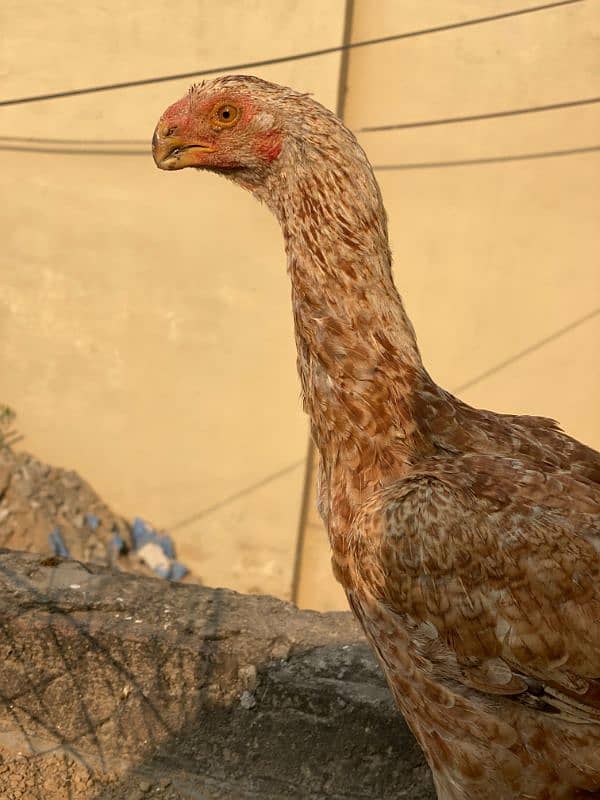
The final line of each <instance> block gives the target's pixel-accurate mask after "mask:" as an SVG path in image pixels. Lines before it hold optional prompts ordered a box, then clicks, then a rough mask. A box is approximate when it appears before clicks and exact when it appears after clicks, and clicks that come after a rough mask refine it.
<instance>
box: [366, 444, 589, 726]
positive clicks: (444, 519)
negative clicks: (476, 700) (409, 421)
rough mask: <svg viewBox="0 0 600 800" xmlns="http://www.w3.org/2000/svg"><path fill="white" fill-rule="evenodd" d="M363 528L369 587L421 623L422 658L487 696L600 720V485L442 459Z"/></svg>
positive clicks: (378, 502) (481, 460)
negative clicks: (512, 699) (504, 698)
mask: <svg viewBox="0 0 600 800" xmlns="http://www.w3.org/2000/svg"><path fill="white" fill-rule="evenodd" d="M357 531H359V532H360V533H359V535H357V542H360V544H359V545H358V546H359V547H362V548H364V549H365V551H364V552H361V554H360V557H359V558H358V559H357V563H359V564H360V565H361V566H360V569H361V570H362V571H363V578H364V580H365V581H366V582H367V583H368V585H369V588H370V591H371V592H372V593H373V594H374V596H376V597H377V598H378V599H379V601H380V602H382V603H383V604H385V606H386V607H387V608H388V609H391V610H393V612H394V613H396V614H398V615H401V616H402V617H403V618H404V622H405V624H408V625H410V626H412V628H413V631H414V635H413V642H414V646H415V647H416V648H417V650H419V653H418V655H419V657H420V658H423V659H426V660H429V662H430V663H431V664H432V665H433V668H435V669H438V670H440V671H444V670H446V672H447V673H448V674H453V676H454V678H455V679H458V680H460V681H462V682H463V683H464V684H465V685H467V686H470V687H472V688H475V689H478V690H480V691H483V692H487V693H490V694H499V695H500V694H502V695H515V699H519V700H521V702H524V703H527V704H529V705H534V706H535V707H536V708H541V709H544V710H547V711H552V712H553V713H560V714H562V715H563V716H565V717H566V718H570V719H572V720H576V721H580V722H587V721H590V720H591V719H594V720H598V719H600V553H599V543H600V487H599V486H598V484H596V483H594V484H592V483H588V482H586V481H585V480H582V479H580V478H577V477H573V475H571V474H570V473H568V472H566V471H565V472H559V471H555V472H553V473H552V474H551V475H547V474H544V473H543V472H542V471H539V470H535V469H532V468H530V467H528V466H527V464H526V463H523V462H521V461H519V460H518V459H509V458H501V457H498V456H481V455H469V456H464V457H461V458H455V459H440V460H437V461H435V460H434V461H432V462H431V463H430V464H427V465H425V466H424V467H423V468H421V469H419V471H418V472H415V473H413V474H411V475H410V476H409V477H407V478H406V479H404V480H402V481H400V482H398V483H396V484H394V485H392V486H390V487H388V488H386V489H384V490H382V491H381V492H380V493H379V494H378V495H377V497H376V498H374V499H373V501H372V502H371V503H369V505H368V506H367V507H366V509H365V511H364V513H363V515H362V517H361V518H360V520H359V521H358V524H357ZM365 532H367V535H363V534H364V533H365ZM369 534H370V535H369ZM365 542H367V544H364V543H365ZM419 631H420V632H421V633H419Z"/></svg>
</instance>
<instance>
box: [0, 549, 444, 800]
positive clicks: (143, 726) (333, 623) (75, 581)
mask: <svg viewBox="0 0 600 800" xmlns="http://www.w3.org/2000/svg"><path fill="white" fill-rule="evenodd" d="M0 620H1V623H0V664H1V667H0V797H2V798H6V800H13V798H15V800H16V799H17V798H26V800H38V798H39V800H54V798H57V800H58V798H61V800H62V798H69V800H80V799H81V800H84V799H85V800H88V799H90V798H94V799H95V800H96V798H97V799H98V800H99V799H100V798H103V800H108V799H109V798H112V799H113V800H117V798H126V799H127V800H130V799H131V800H133V799H134V798H143V797H150V796H152V797H161V798H167V799H168V800H180V799H181V800H183V798H186V800H187V798H205V800H216V798H223V799H224V798H228V800H234V799H235V798H240V799H241V798H244V799H245V798H261V800H276V799H277V800H280V799H281V800H283V798H332V799H333V798H337V799H339V800H341V798H364V799H365V800H366V799H367V798H390V800H391V798H398V797H405V798H411V799H414V800H417V799H418V800H424V799H425V798H432V797H434V794H433V791H432V789H431V782H430V778H429V774H428V772H427V769H426V767H425V766H424V762H423V758H422V755H421V753H420V751H419V749H418V747H417V746H416V744H415V743H414V741H413V739H412V736H411V734H410V732H409V731H408V729H407V728H406V726H405V724H404V722H403V720H402V719H401V717H400V716H399V715H398V714H397V713H396V711H395V710H394V708H393V705H392V703H391V700H390V698H389V695H388V692H387V689H386V687H385V684H384V682H383V678H382V677H381V674H380V671H379V668H378V666H377V665H376V664H375V662H374V660H373V658H372V656H371V654H370V652H369V651H368V648H367V646H366V645H365V644H364V642H363V639H362V635H361V633H360V631H359V629H358V627H357V626H356V624H355V623H354V621H353V619H352V618H351V616H350V614H346V613H331V614H318V613H316V612H310V611H299V610H298V609H296V608H295V607H294V606H291V605H289V604H286V603H284V602H281V601H279V600H276V599H274V598H272V597H255V596H244V595H239V594H236V593H235V592H231V591H228V590H225V589H207V588H204V587H198V586H191V585H190V586H182V585H176V584H169V583H165V582H163V581H159V580H155V579H152V578H136V577H133V576H129V575H124V574H118V573H114V572H111V571H109V570H106V569H103V568H101V567H95V566H89V565H83V564H81V563H79V562H76V561H68V560H64V561H63V560H59V559H56V558H53V557H52V558H48V557H43V556H37V555H31V554H26V553H18V552H10V551H6V550H4V551H0Z"/></svg>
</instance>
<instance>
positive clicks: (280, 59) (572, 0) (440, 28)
mask: <svg viewBox="0 0 600 800" xmlns="http://www.w3.org/2000/svg"><path fill="white" fill-rule="evenodd" d="M582 2H584V0H558V2H553V3H544V4H543V5H539V6H531V7H529V8H519V9H515V10H513V11H504V12H502V13H500V14H492V15H490V16H487V17H477V18H475V19H467V20H462V21H460V22H450V23H447V24H445V25H435V26H432V27H430V28H422V29H420V30H415V31H407V32H405V33H395V34H390V35H388V36H377V37H375V38H373V39H363V40H361V41H359V42H349V43H348V44H341V45H335V46H332V47H322V48H320V49H318V50H307V51H305V52H302V53H293V54H290V55H287V56H276V57H274V58H265V59H260V60H258V61H247V62H245V63H241V64H227V65H226V66H221V67H211V68H209V69H201V70H194V71H192V72H179V73H176V74H173V75H159V76H156V77H153V78H141V79H139V80H132V81H121V82H119V83H106V84H101V85H99V86H87V87H85V88H82V89H68V90H65V91H61V92H48V93H47V94H38V95H30V96H28V97H16V98H12V99H9V100H0V106H16V105H22V104H24V103H38V102H40V101H42V100H58V99H61V98H65V97H76V96H79V95H83V94H94V93H96V92H110V91H115V90H117V89H129V88H132V87H136V86H148V85H150V84H155V83H165V82H167V81H176V80H183V79H184V78H201V77H203V76H205V75H215V74H216V73H218V72H237V71H238V70H242V69H252V68H254V67H268V66H273V65H275V64H285V63H287V62H289V61H301V60H303V59H307V58H316V57H317V56H324V55H329V54H330V53H339V52H342V51H344V50H354V49H357V48H359V47H370V46H371V45H376V44H384V43H386V42H395V41H400V40H402V39H411V38H414V37H416V36H425V35H428V34H432V33H442V32H444V31H451V30H456V29H457V28H466V27H470V26H472V25H482V24H484V23H487V22H497V21H498V20H503V19H508V18H510V17H518V16H524V15H525V14H534V13H536V12H538V11H548V10H550V9H555V8H559V7H561V6H570V5H574V4H576V3H582Z"/></svg>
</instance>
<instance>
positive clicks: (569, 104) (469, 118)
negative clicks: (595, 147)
mask: <svg viewBox="0 0 600 800" xmlns="http://www.w3.org/2000/svg"><path fill="white" fill-rule="evenodd" d="M595 103H600V97H587V98H583V99H579V100H565V101H563V102H560V103H549V104H547V105H543V106H528V107H526V108H510V109H505V110H504V111H490V112H486V113H484V114H469V115H466V116H459V117H442V118H439V119H429V120H420V121H417V122H398V123H392V124H390V125H373V126H368V127H364V128H355V129H354V130H355V132H356V133H374V132H378V131H391V130H404V129H407V128H424V127H427V126H433V125H448V124H453V123H457V122H474V121H477V120H485V119H494V118H501V117H514V116H518V115H520V114H533V113H538V112H544V111H557V110H560V109H566V108H575V107H579V106H588V105H593V104H595ZM2 142H6V146H5V149H7V150H8V149H13V148H14V149H15V150H17V149H20V146H21V145H23V144H26V145H50V146H54V145H81V146H91V145H101V146H104V147H109V146H113V145H126V146H130V147H135V146H136V145H149V138H148V139H62V138H51V137H38V136H0V148H2ZM23 149H25V148H23ZM30 152H36V150H35V149H34V148H31V150H30ZM38 152H42V153H45V152H57V153H58V152H67V150H64V149H60V148H58V149H56V150H51V149H48V148H40V150H39V151H38ZM77 152H80V151H79V150H77ZM87 152H88V153H91V152H92V151H91V150H88V151H87ZM111 152H114V151H107V152H106V153H104V152H103V153H101V155H108V154H110V153H111ZM143 152H147V151H146V150H144V151H143ZM120 154H121V155H129V152H128V151H123V152H122V153H120ZM137 154H138V153H137V152H135V153H131V155H137Z"/></svg>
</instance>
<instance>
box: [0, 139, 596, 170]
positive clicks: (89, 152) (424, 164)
mask: <svg viewBox="0 0 600 800" xmlns="http://www.w3.org/2000/svg"><path fill="white" fill-rule="evenodd" d="M2 151H5V152H10V153H45V154H48V155H62V156H145V157H146V158H149V157H150V147H149V146H148V148H146V149H144V150H103V149H101V148H88V149H83V148H77V147H63V148H61V147H27V146H24V147H19V146H18V145H4V144H0V152H2ZM597 151H600V145H593V146H591V147H573V148H571V149H569V150H546V151H542V152H539V153H519V154H517V155H514V156H490V157H488V158H465V159H459V160H456V161H416V162H414V163H410V162H408V163H406V164H380V165H375V166H374V167H373V169H374V170H376V171H378V172H392V171H397V170H409V169H432V168H435V167H465V166H471V165H473V164H501V163H503V162H505V161H528V160H530V159H539V158H557V157H559V156H576V155H582V154H584V153H595V152H597Z"/></svg>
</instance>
